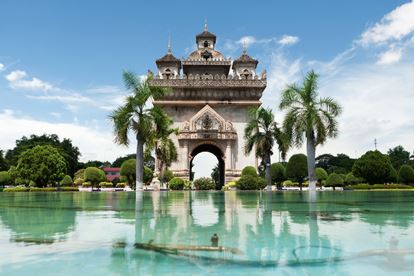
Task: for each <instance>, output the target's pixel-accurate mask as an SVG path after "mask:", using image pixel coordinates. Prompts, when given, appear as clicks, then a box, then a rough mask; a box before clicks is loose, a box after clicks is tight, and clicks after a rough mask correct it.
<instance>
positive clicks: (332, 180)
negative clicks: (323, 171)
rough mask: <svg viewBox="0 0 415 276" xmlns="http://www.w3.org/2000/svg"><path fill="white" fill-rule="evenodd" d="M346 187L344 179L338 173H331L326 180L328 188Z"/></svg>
mask: <svg viewBox="0 0 415 276" xmlns="http://www.w3.org/2000/svg"><path fill="white" fill-rule="evenodd" d="M343 185H344V180H343V178H342V177H341V176H340V175H339V174H337V173H331V174H330V175H329V177H328V178H327V180H326V184H325V186H327V187H333V189H334V187H340V186H343Z"/></svg>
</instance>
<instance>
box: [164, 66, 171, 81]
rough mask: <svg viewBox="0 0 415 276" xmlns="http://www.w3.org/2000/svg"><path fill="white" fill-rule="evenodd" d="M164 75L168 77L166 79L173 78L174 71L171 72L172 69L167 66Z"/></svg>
mask: <svg viewBox="0 0 415 276" xmlns="http://www.w3.org/2000/svg"><path fill="white" fill-rule="evenodd" d="M163 75H164V77H165V78H166V79H171V77H172V75H173V74H172V72H171V70H170V69H169V68H167V69H166V70H164V74H163Z"/></svg>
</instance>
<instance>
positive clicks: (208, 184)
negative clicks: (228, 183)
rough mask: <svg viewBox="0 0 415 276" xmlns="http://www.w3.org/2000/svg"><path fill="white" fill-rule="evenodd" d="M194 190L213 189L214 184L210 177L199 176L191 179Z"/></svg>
mask: <svg viewBox="0 0 415 276" xmlns="http://www.w3.org/2000/svg"><path fill="white" fill-rule="evenodd" d="M193 185H194V187H195V189H196V190H215V189H216V185H215V182H214V181H213V179H212V178H209V177H201V178H198V179H196V180H195V181H193Z"/></svg>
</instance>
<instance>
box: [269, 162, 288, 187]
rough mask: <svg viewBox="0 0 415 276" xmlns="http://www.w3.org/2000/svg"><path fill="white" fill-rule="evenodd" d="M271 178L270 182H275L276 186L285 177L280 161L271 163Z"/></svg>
mask: <svg viewBox="0 0 415 276" xmlns="http://www.w3.org/2000/svg"><path fill="white" fill-rule="evenodd" d="M271 179H272V182H273V183H276V184H277V185H278V186H279V185H280V184H281V183H282V182H283V181H284V180H285V179H286V178H285V168H284V166H283V165H282V164H281V163H272V164H271Z"/></svg>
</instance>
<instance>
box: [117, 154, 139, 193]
mask: <svg viewBox="0 0 415 276" xmlns="http://www.w3.org/2000/svg"><path fill="white" fill-rule="evenodd" d="M136 164H137V163H136V160H135V159H129V160H125V161H124V162H123V163H122V164H121V170H120V175H121V176H124V177H125V178H126V179H127V182H128V186H130V187H131V188H133V189H134V187H135V180H136ZM143 173H144V172H143Z"/></svg>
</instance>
